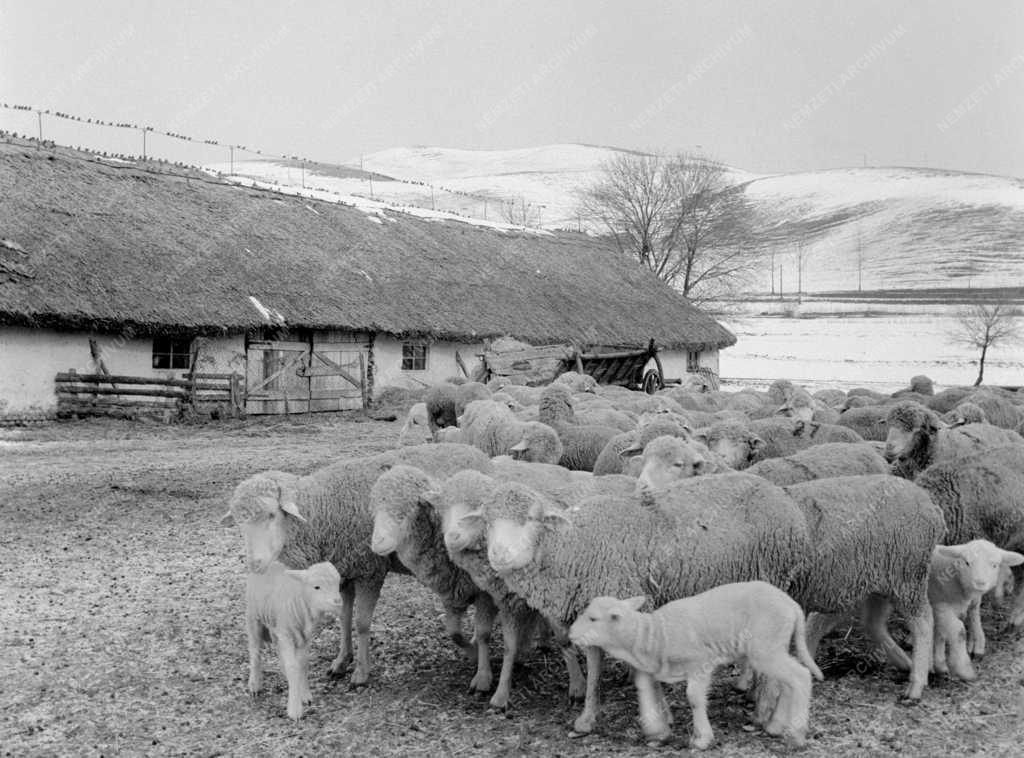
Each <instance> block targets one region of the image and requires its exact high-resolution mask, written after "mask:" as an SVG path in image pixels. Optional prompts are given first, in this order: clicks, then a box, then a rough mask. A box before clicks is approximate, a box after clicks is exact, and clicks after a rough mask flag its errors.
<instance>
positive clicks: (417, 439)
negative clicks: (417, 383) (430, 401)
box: [398, 403, 434, 445]
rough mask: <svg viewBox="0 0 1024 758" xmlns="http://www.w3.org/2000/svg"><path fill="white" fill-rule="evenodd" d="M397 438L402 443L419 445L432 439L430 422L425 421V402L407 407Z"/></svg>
mask: <svg viewBox="0 0 1024 758" xmlns="http://www.w3.org/2000/svg"><path fill="white" fill-rule="evenodd" d="M398 439H399V441H400V444H402V445H421V444H423V443H425V442H432V441H433V439H434V437H433V434H432V433H431V430H430V424H429V423H428V422H427V404H426V403H416V404H415V405H413V406H412V407H411V408H410V409H409V415H408V416H406V419H405V425H404V426H402V431H401V432H399V435H398Z"/></svg>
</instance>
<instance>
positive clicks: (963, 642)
mask: <svg viewBox="0 0 1024 758" xmlns="http://www.w3.org/2000/svg"><path fill="white" fill-rule="evenodd" d="M935 626H937V627H938V632H937V634H936V636H939V635H941V636H942V637H944V638H945V641H946V644H947V645H948V646H949V668H950V670H951V671H952V672H953V674H954V675H956V676H958V677H959V678H961V679H964V680H965V681H973V680H974V679H977V674H975V673H974V666H973V665H971V657H970V656H969V655H968V654H967V632H966V630H965V629H964V624H963V622H962V621H961V620H960V619H959V618H957V616H956V613H955V612H954V611H953V610H952V609H951V608H948V607H944V606H939V608H938V612H937V613H936V616H935Z"/></svg>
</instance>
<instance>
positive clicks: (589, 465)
mask: <svg viewBox="0 0 1024 758" xmlns="http://www.w3.org/2000/svg"><path fill="white" fill-rule="evenodd" d="M538 418H539V419H540V421H541V423H544V424H547V425H548V426H550V427H551V428H553V429H554V430H555V431H556V432H558V438H559V439H560V440H561V441H562V445H563V447H564V450H563V452H562V457H561V458H560V459H559V461H558V463H559V465H562V466H565V467H566V468H568V469H572V470H574V471H593V469H594V464H595V463H596V462H597V458H598V456H600V455H601V451H602V450H604V448H605V445H607V444H608V442H609V440H611V438H612V437H614V436H615V435H616V434H618V433H619V430H618V429H615V428H613V427H610V426H580V425H577V424H576V423H575V414H574V411H573V407H572V395H571V393H570V392H569V391H568V389H567V388H566V387H565V386H561V385H557V384H552V385H549V386H548V387H547V388H545V390H544V392H543V394H542V395H541V401H540V414H539V416H538Z"/></svg>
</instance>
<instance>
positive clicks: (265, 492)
mask: <svg viewBox="0 0 1024 758" xmlns="http://www.w3.org/2000/svg"><path fill="white" fill-rule="evenodd" d="M298 481H299V477H297V476H296V475H295V474H288V473H286V472H284V471H264V472H263V473H262V474H255V475H254V476H250V477H249V478H248V479H246V480H245V481H243V482H240V483H239V484H238V486H236V487H235V491H234V493H232V495H231V500H230V502H229V504H228V512H227V513H226V514H225V515H224V516H223V518H222V519H221V523H222V524H225V525H230V524H235V525H236V526H237V527H238V528H239V529H240V530H241V532H242V536H243V537H244V538H245V554H246V563H247V565H248V569H249V571H252V572H254V573H262V572H264V571H266V570H267V567H268V566H269V565H270V564H271V563H272V562H273V561H275V560H276V559H277V557H278V556H279V555H281V551H282V550H284V546H285V541H286V540H287V537H288V530H289V528H290V526H289V523H296V522H299V521H301V522H305V520H306V519H305V518H304V517H303V515H302V514H301V513H300V512H299V506H298V505H297V503H296V496H297V494H298V487H297V484H298Z"/></svg>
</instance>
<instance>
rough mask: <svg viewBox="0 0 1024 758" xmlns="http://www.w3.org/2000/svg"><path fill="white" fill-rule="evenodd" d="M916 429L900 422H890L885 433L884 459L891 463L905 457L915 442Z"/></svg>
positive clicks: (912, 448)
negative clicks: (908, 427)
mask: <svg viewBox="0 0 1024 758" xmlns="http://www.w3.org/2000/svg"><path fill="white" fill-rule="evenodd" d="M917 434H918V432H917V430H914V429H907V428H906V427H904V426H902V425H900V424H890V425H889V429H888V431H887V433H886V435H885V460H887V461H888V462H889V463H893V462H894V461H897V460H904V459H906V458H907V457H908V456H909V455H910V454H911V452H912V451H913V450H914V447H915V445H916V444H917V439H916V438H917Z"/></svg>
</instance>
